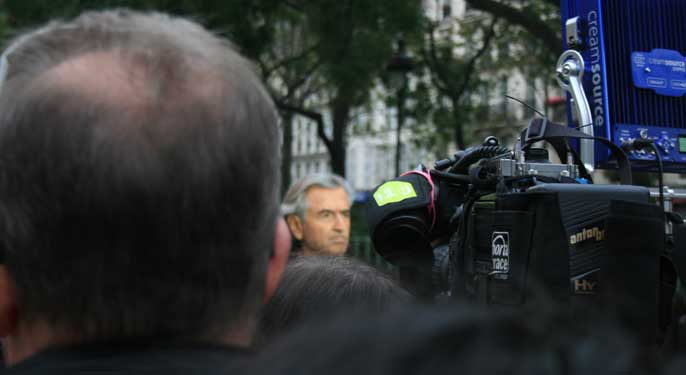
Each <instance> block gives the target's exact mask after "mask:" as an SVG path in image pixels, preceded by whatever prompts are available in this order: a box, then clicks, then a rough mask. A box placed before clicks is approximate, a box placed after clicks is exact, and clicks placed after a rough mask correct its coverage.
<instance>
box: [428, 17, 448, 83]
mask: <svg viewBox="0 0 686 375" xmlns="http://www.w3.org/2000/svg"><path fill="white" fill-rule="evenodd" d="M435 30H436V28H435V27H434V26H433V23H432V24H431V26H430V27H429V30H428V31H429V50H428V51H427V50H426V48H424V47H422V55H424V60H426V62H427V64H428V65H429V73H430V74H429V77H431V82H432V83H433V84H434V86H436V88H437V89H438V91H440V92H441V93H444V94H448V93H449V92H450V89H449V88H448V87H447V86H446V84H445V83H446V82H448V77H447V75H446V74H445V72H444V71H443V68H442V66H441V64H440V63H439V62H438V54H437V53H436V38H434V31H435Z"/></svg>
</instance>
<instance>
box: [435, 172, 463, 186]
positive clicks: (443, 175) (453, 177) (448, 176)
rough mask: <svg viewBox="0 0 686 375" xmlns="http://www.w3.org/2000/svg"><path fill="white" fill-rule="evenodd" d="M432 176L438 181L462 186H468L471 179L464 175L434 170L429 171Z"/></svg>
mask: <svg viewBox="0 0 686 375" xmlns="http://www.w3.org/2000/svg"><path fill="white" fill-rule="evenodd" d="M429 173H431V175H432V176H436V177H438V178H440V179H443V180H446V181H450V182H454V183H458V184H462V185H469V184H470V183H471V182H472V179H471V177H469V176H467V175H464V174H455V173H449V172H444V171H439V170H436V169H432V170H431V171H429Z"/></svg>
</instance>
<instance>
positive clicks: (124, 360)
mask: <svg viewBox="0 0 686 375" xmlns="http://www.w3.org/2000/svg"><path fill="white" fill-rule="evenodd" d="M253 358H254V352H253V351H252V350H250V349H246V348H240V347H231V346H223V345H216V344H205V343H192V344H175V343H174V344H170V343H165V342H161V341H153V342H148V343H135V342H117V343H84V344H80V345H75V346H65V347H57V348H51V349H47V350H45V351H43V352H41V353H38V354H36V355H34V356H32V357H31V358H29V359H27V360H25V361H23V362H21V363H19V364H17V365H15V366H13V367H10V368H7V369H5V371H4V372H2V374H6V375H33V374H54V375H61V374H113V375H114V374H179V375H180V374H187V375H195V374H198V375H200V374H202V375H237V374H241V375H242V374H247V369H246V368H247V367H248V364H249V363H250V362H251V361H252V360H253Z"/></svg>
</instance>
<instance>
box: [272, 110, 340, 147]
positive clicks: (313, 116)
mask: <svg viewBox="0 0 686 375" xmlns="http://www.w3.org/2000/svg"><path fill="white" fill-rule="evenodd" d="M276 106H277V107H278V108H279V109H281V110H283V111H288V112H293V113H296V114H299V115H301V116H303V117H307V118H309V119H310V120H312V121H314V122H316V123H317V135H318V136H319V138H320V139H321V140H322V142H324V146H326V149H327V151H328V152H329V155H333V141H332V140H331V139H330V138H329V137H327V136H326V132H324V116H322V114H321V113H319V112H314V111H310V110H308V109H305V108H301V107H296V106H293V105H290V104H287V103H283V102H279V101H277V102H276Z"/></svg>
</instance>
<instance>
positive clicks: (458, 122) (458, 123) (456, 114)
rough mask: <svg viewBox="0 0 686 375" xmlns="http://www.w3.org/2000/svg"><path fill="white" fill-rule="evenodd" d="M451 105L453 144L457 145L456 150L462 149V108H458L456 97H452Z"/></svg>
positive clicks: (463, 144) (463, 145)
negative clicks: (453, 124) (453, 130)
mask: <svg viewBox="0 0 686 375" xmlns="http://www.w3.org/2000/svg"><path fill="white" fill-rule="evenodd" d="M452 106H453V111H452V112H453V119H454V122H455V134H454V136H455V146H457V149H458V150H464V149H465V142H464V127H463V126H462V123H463V120H462V110H461V108H460V103H459V100H457V99H456V98H452Z"/></svg>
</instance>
